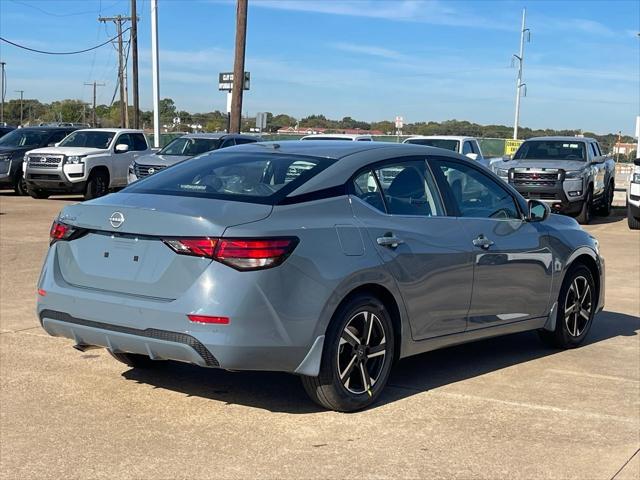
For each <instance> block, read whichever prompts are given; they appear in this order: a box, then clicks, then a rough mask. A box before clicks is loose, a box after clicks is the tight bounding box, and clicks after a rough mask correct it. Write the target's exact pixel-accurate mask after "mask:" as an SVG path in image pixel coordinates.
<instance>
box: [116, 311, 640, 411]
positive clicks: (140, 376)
mask: <svg viewBox="0 0 640 480" xmlns="http://www.w3.org/2000/svg"><path fill="white" fill-rule="evenodd" d="M639 330H640V318H639V317H634V316H632V315H626V314H623V313H615V312H602V313H600V314H599V315H598V316H597V318H596V321H595V322H594V324H593V327H592V328H591V331H590V332H589V336H588V337H587V340H586V342H585V344H586V345H588V344H592V343H597V342H601V341H603V340H607V339H609V338H614V337H619V336H634V335H637V334H638V331H639ZM559 351H560V350H556V349H552V348H549V347H547V346H545V345H544V344H543V343H542V342H540V341H539V340H538V338H537V334H536V332H524V333H517V334H512V335H507V336H502V337H496V338H491V339H487V340H481V341H478V342H472V343H467V344H464V345H458V346H455V347H449V348H445V349H441V350H436V351H433V352H428V353H424V354H421V355H416V356H414V357H410V358H407V359H403V360H401V361H400V362H398V363H397V364H396V365H395V367H394V369H393V371H392V372H391V377H390V379H389V383H388V385H387V387H386V388H385V390H384V391H383V393H382V395H381V396H380V398H379V399H378V401H377V402H376V404H374V405H373V406H372V407H370V408H376V407H380V406H381V405H385V404H388V403H391V402H395V401H397V400H400V399H403V398H406V397H410V396H412V395H415V394H418V393H422V392H426V391H429V390H433V389H436V388H439V387H442V386H445V385H448V384H452V383H456V382H460V381H463V380H467V379H469V378H473V377H478V376H481V375H484V374H487V373H490V372H494V371H497V370H501V369H503V368H507V367H510V366H513V365H517V364H520V363H525V362H529V361H531V360H535V359H538V358H542V357H546V356H548V355H553V354H555V353H558V352H559ZM122 375H123V377H124V378H126V379H127V380H131V381H135V382H139V383H144V384H147V385H152V386H154V387H155V388H161V389H166V390H171V391H174V392H180V393H183V394H185V395H188V396H197V397H202V398H208V399H211V400H216V401H219V402H225V403H227V404H237V405H244V406H249V407H253V408H260V409H264V410H269V411H272V412H285V413H292V414H306V413H314V412H320V411H323V409H322V408H321V407H319V406H317V405H315V404H314V403H313V402H311V401H310V400H309V399H308V397H307V396H306V394H305V392H304V389H303V388H302V385H301V382H300V381H299V379H298V378H296V376H295V375H290V374H286V373H274V372H227V371H224V370H216V369H205V368H200V367H196V366H193V365H187V364H181V363H177V362H166V364H164V365H163V366H162V368H154V369H147V370H145V369H130V370H127V371H125V372H124V373H123V374H122Z"/></svg>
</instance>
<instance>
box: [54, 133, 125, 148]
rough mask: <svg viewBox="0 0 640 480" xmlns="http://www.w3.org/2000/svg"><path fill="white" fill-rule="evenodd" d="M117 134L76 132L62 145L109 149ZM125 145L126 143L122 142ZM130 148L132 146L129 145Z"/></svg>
mask: <svg viewBox="0 0 640 480" xmlns="http://www.w3.org/2000/svg"><path fill="white" fill-rule="evenodd" d="M114 136H115V132H98V131H91V130H76V131H75V132H73V133H72V134H71V135H69V136H68V137H67V138H65V139H64V141H63V142H62V143H61V144H60V146H61V147H89V148H101V149H107V148H109V145H110V144H111V140H113V137H114ZM121 143H124V142H121ZM128 145H129V146H130V147H131V145H130V144H128Z"/></svg>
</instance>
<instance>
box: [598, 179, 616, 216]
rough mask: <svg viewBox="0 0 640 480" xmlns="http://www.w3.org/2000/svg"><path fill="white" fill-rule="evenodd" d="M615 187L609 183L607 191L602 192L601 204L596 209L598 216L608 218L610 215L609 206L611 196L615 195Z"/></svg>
mask: <svg viewBox="0 0 640 480" xmlns="http://www.w3.org/2000/svg"><path fill="white" fill-rule="evenodd" d="M615 190H616V189H615V187H614V185H613V183H610V184H609V186H608V187H607V190H606V191H605V192H604V197H603V199H602V202H603V203H602V204H601V205H600V206H599V207H598V211H597V213H598V215H601V216H603V217H608V216H609V215H610V214H611V205H613V195H614V193H615Z"/></svg>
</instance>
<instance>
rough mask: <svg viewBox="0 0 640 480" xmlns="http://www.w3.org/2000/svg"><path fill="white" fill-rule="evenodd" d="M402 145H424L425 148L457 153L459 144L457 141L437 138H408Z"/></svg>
mask: <svg viewBox="0 0 640 480" xmlns="http://www.w3.org/2000/svg"><path fill="white" fill-rule="evenodd" d="M404 143H412V144H414V145H426V146H427V147H436V148H444V149H445V150H451V151H452V152H457V151H458V148H459V145H460V142H458V141H457V140H445V139H438V138H410V139H408V140H407V141H406V142H404Z"/></svg>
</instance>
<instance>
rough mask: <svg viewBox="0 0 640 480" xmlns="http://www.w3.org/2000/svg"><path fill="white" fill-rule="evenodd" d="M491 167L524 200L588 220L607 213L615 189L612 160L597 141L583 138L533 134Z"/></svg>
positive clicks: (583, 222) (580, 219)
mask: <svg viewBox="0 0 640 480" xmlns="http://www.w3.org/2000/svg"><path fill="white" fill-rule="evenodd" d="M492 168H493V170H494V172H495V173H496V174H498V176H500V177H501V178H502V179H503V180H504V181H505V182H508V183H509V184H510V185H512V186H513V187H514V188H515V189H516V190H518V192H520V193H521V194H522V195H523V196H524V197H525V198H532V199H537V200H540V201H542V202H545V203H546V204H548V205H549V206H550V207H551V209H552V210H553V211H554V212H559V213H564V214H567V215H571V216H575V217H576V218H577V220H578V222H579V223H582V224H587V223H589V222H590V221H591V217H592V214H593V213H597V214H599V215H604V216H607V215H609V213H610V212H611V205H612V203H613V195H614V193H615V171H616V164H615V161H614V159H613V158H611V157H609V156H607V155H605V154H604V153H603V152H602V150H601V149H600V145H599V144H598V141H597V140H595V139H593V138H587V137H536V138H531V139H529V140H526V141H525V142H524V143H523V144H522V145H520V148H518V150H517V151H516V153H515V155H514V156H513V160H510V159H508V158H505V159H504V160H503V161H501V162H497V163H494V164H493V165H492Z"/></svg>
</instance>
